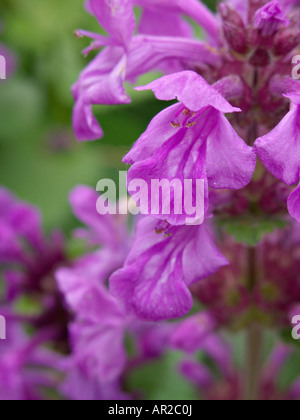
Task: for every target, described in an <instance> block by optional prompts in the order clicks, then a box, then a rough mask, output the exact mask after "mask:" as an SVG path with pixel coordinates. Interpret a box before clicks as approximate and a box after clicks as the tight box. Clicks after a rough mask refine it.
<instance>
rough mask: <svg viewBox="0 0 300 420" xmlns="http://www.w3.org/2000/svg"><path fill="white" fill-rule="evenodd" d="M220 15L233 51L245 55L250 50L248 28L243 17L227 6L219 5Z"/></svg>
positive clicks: (226, 37)
mask: <svg viewBox="0 0 300 420" xmlns="http://www.w3.org/2000/svg"><path fill="white" fill-rule="evenodd" d="M219 13H220V15H221V17H222V21H223V31H224V36H225V39H226V41H227V42H228V44H229V46H230V48H231V49H233V50H234V51H236V52H238V53H240V54H244V53H246V51H247V49H248V42H247V36H246V33H247V31H246V27H245V24H244V22H243V19H242V18H241V16H240V15H239V14H238V13H237V12H236V11H235V10H233V9H231V8H230V7H229V6H228V5H227V4H225V3H221V4H220V5H219Z"/></svg>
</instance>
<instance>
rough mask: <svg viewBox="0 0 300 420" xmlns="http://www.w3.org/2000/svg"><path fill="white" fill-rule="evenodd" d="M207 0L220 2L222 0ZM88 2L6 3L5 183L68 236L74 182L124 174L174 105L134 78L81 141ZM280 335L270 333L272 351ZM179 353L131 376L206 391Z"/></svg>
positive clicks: (1, 103) (153, 387) (162, 388)
mask: <svg viewBox="0 0 300 420" xmlns="http://www.w3.org/2000/svg"><path fill="white" fill-rule="evenodd" d="M170 1H171V0H170ZM206 3H207V4H209V6H210V7H211V8H212V9H214V8H215V7H216V1H215V0H210V1H209V0H207V1H206ZM83 6H84V0H30V1H24V0H1V3H0V22H1V34H0V42H1V43H3V44H5V45H6V46H7V47H9V48H10V49H11V50H12V52H13V53H14V55H15V59H16V63H17V65H16V68H15V71H14V73H13V74H12V75H10V77H9V78H8V80H5V81H0V91H1V94H0V184H2V185H4V186H5V187H7V188H9V189H11V190H12V191H13V192H14V193H15V194H16V195H18V196H19V197H20V198H21V199H23V200H26V201H28V202H30V203H32V204H34V205H36V206H37V207H39V208H40V209H41V212H42V214H43V219H44V226H45V229H46V230H47V231H49V230H52V229H56V228H59V229H61V230H63V231H64V232H65V234H66V236H67V237H70V233H71V231H72V229H73V228H74V227H75V226H76V225H77V223H78V222H77V221H76V219H75V217H73V215H72V212H71V209H70V207H69V204H68V194H69V192H70V190H71V189H72V188H73V187H74V186H76V185H77V184H88V185H90V186H96V184H97V181H98V180H99V179H101V178H107V177H110V178H116V177H117V176H118V170H119V169H124V168H125V167H124V166H123V165H122V163H121V160H122V157H123V156H124V154H125V153H126V152H127V151H128V150H129V149H130V147H131V145H132V143H133V142H134V141H135V140H136V139H137V138H138V137H139V136H140V134H141V133H142V132H143V131H144V130H145V128H146V126H147V125H148V123H149V121H150V120H151V118H152V117H153V116H154V115H155V114H157V113H158V112H159V111H160V110H161V109H162V108H164V107H165V106H166V104H165V103H161V102H159V101H156V100H155V99H154V98H153V95H152V94H151V93H137V92H135V91H133V89H132V87H130V86H128V91H129V93H130V95H131V97H132V99H133V102H132V104H130V105H124V106H117V107H105V106H103V107H97V109H96V115H97V116H98V117H99V119H100V122H101V125H102V127H103V129H104V132H105V137H104V138H103V139H102V140H100V141H97V142H93V143H77V142H76V140H75V138H74V135H73V131H72V126H71V114H72V106H73V99H72V95H71V90H70V88H71V85H72V84H73V83H74V82H75V81H76V79H77V77H78V75H79V73H80V71H81V70H83V68H84V67H85V65H86V64H87V63H88V62H89V61H90V59H91V57H92V56H89V57H88V58H84V57H83V55H82V54H81V50H82V49H83V48H85V47H86V46H87V45H88V43H89V40H88V39H80V40H79V39H77V38H76V37H75V36H74V30H76V29H79V28H82V29H88V30H90V31H95V32H100V28H99V25H98V23H97V21H96V20H95V18H93V17H92V16H90V15H88V14H87V13H86V12H85V10H84V7H83ZM197 35H198V36H201V31H199V30H198V31H197ZM147 77H148V78H149V76H147ZM151 77H152V76H151V75H150V78H151ZM145 81H146V80H145V78H143V79H142V80H141V83H143V82H145ZM275 339H276V338H274V337H273V335H272V334H270V339H269V340H267V346H268V348H266V353H267V352H268V350H269V349H270V348H271V345H272V343H273V342H274V340H275ZM231 340H232V341H233V342H234V346H235V349H236V357H237V361H238V360H239V359H240V364H242V363H243V360H242V359H243V357H244V356H243V354H244V351H245V348H244V347H243V346H244V344H243V343H244V337H243V336H242V335H235V336H234V337H231ZM177 360H178V355H176V354H172V355H168V356H167V357H166V358H165V359H164V360H163V361H160V362H159V363H156V364H150V365H148V366H146V367H145V368H143V369H142V370H141V371H139V372H137V373H136V374H135V376H134V377H133V378H131V380H132V381H133V385H134V386H133V387H134V388H139V385H140V387H141V388H142V389H144V390H147V397H148V398H149V399H194V398H198V397H197V396H196V395H195V393H194V392H195V391H193V389H192V387H191V386H190V385H189V384H188V383H186V382H185V381H184V380H183V379H182V377H180V376H179V375H178V374H177V373H176V369H175V365H176V361H177ZM295 366H298V367H299V369H295ZM299 370H300V360H299V357H298V358H297V359H292V360H290V362H289V363H288V364H287V366H286V368H285V370H284V373H283V375H282V378H281V382H282V386H284V385H285V383H286V384H287V383H290V381H291V380H292V379H293V377H297V375H298V374H299Z"/></svg>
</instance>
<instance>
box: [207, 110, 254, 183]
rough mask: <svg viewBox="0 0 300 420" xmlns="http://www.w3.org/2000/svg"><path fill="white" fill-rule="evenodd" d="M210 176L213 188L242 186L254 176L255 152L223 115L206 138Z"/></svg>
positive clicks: (208, 176) (219, 116) (208, 175)
mask: <svg viewBox="0 0 300 420" xmlns="http://www.w3.org/2000/svg"><path fill="white" fill-rule="evenodd" d="M206 159H207V178H208V182H209V185H210V187H212V188H217V189H218V188H219V189H222V188H228V189H241V188H244V187H245V186H246V185H247V184H249V182H250V181H251V179H252V175H253V172H254V170H255V166H256V154H255V151H254V149H253V148H252V147H249V146H247V145H246V143H245V142H244V141H243V140H242V139H241V138H240V137H239V136H238V134H237V133H236V131H235V130H234V129H233V127H232V126H231V124H230V123H229V121H228V120H227V118H226V117H224V115H223V114H221V113H218V115H217V122H216V124H215V126H214V128H213V129H212V131H211V133H210V135H209V137H208V139H207V157H206Z"/></svg>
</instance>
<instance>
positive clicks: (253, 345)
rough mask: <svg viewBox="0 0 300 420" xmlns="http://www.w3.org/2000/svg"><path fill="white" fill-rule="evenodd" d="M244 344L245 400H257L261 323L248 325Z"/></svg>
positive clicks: (261, 335)
mask: <svg viewBox="0 0 300 420" xmlns="http://www.w3.org/2000/svg"><path fill="white" fill-rule="evenodd" d="M246 344H247V350H246V352H247V354H246V367H245V400H246V401H257V400H258V399H259V387H260V373H261V365H262V344H263V333H262V327H261V325H259V324H256V323H253V324H251V325H250V326H249V329H248V331H247V339H246Z"/></svg>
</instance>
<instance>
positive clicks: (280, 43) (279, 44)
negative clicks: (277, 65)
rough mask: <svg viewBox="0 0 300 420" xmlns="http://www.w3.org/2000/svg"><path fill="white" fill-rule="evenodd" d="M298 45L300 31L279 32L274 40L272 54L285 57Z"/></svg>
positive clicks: (299, 42)
mask: <svg viewBox="0 0 300 420" xmlns="http://www.w3.org/2000/svg"><path fill="white" fill-rule="evenodd" d="M299 44H300V31H298V30H297V31H296V30H294V29H284V30H283V31H280V32H279V33H278V34H277V35H276V36H275V39H274V53H275V54H276V55H285V54H288V53H289V52H291V51H293V49H294V48H296V47H297V46H298V45H299Z"/></svg>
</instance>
